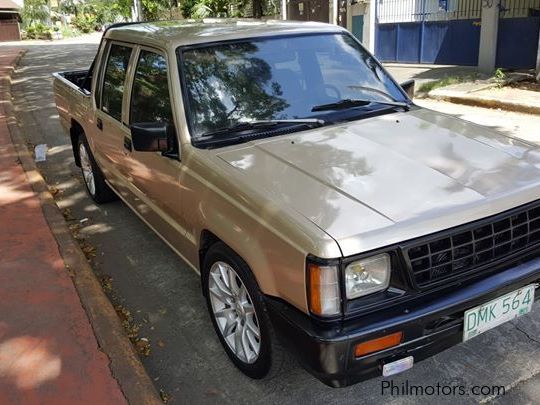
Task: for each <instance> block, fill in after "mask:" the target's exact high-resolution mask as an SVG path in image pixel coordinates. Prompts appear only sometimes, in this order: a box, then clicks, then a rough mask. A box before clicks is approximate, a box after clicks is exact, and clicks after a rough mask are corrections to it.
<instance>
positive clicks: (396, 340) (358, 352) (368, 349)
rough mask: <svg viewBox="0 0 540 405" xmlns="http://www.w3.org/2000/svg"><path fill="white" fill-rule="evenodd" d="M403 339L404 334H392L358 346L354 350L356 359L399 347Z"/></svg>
mask: <svg viewBox="0 0 540 405" xmlns="http://www.w3.org/2000/svg"><path fill="white" fill-rule="evenodd" d="M402 338H403V332H396V333H392V334H391V335H386V336H383V337H380V338H377V339H372V340H368V341H367V342H362V343H359V344H357V345H356V347H355V349H354V355H355V356H356V357H361V356H365V355H366V354H369V353H374V352H378V351H381V350H384V349H388V348H389V347H393V346H397V345H399V344H400V343H401V339H402Z"/></svg>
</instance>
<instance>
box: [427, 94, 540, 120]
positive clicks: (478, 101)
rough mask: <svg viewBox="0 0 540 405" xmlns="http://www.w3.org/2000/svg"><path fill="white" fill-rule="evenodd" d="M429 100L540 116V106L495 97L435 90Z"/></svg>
mask: <svg viewBox="0 0 540 405" xmlns="http://www.w3.org/2000/svg"><path fill="white" fill-rule="evenodd" d="M428 98H431V99H434V100H440V101H449V102H450V103H455V104H465V105H470V106H474V107H483V108H500V109H501V110H505V111H513V112H519V113H525V114H539V115H540V106H535V105H529V104H523V103H517V102H513V101H509V100H501V99H497V98H494V97H483V96H478V95H474V93H473V94H463V93H457V92H450V91H448V92H446V91H442V90H435V91H431V92H429V93H428Z"/></svg>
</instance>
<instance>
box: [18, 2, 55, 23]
mask: <svg viewBox="0 0 540 405" xmlns="http://www.w3.org/2000/svg"><path fill="white" fill-rule="evenodd" d="M22 18H23V22H24V25H25V26H27V27H29V26H34V25H36V24H38V23H42V24H43V23H45V22H46V21H47V20H48V19H49V8H48V7H47V0H26V1H25V2H24V8H23V13H22Z"/></svg>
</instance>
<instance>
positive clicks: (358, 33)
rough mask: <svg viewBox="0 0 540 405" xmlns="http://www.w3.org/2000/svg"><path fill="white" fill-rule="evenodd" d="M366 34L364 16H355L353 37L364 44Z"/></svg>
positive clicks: (353, 18) (353, 19)
mask: <svg viewBox="0 0 540 405" xmlns="http://www.w3.org/2000/svg"><path fill="white" fill-rule="evenodd" d="M363 32H364V16H363V15H353V17H352V33H353V35H354V36H355V37H356V38H357V39H358V40H359V41H360V42H362V40H363Z"/></svg>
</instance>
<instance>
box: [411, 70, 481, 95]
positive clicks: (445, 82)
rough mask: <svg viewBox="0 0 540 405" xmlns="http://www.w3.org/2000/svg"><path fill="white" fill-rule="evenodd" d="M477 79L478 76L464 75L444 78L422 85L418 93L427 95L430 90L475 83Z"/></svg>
mask: <svg viewBox="0 0 540 405" xmlns="http://www.w3.org/2000/svg"><path fill="white" fill-rule="evenodd" d="M476 79H478V74H477V73H475V74H472V75H464V76H446V77H443V78H442V79H439V80H434V81H432V82H427V83H424V84H422V85H421V86H420V88H419V89H418V91H419V92H420V93H429V92H430V91H431V90H435V89H438V88H440V87H446V86H450V85H452V84H459V83H463V82H470V81H475V80H476Z"/></svg>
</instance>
